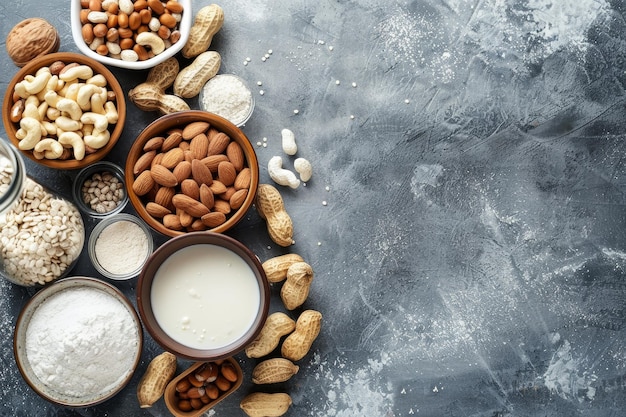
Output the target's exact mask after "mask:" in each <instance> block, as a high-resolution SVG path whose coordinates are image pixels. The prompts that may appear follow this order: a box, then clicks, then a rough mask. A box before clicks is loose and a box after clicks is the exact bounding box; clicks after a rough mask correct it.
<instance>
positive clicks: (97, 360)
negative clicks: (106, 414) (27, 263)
mask: <svg viewBox="0 0 626 417" xmlns="http://www.w3.org/2000/svg"><path fill="white" fill-rule="evenodd" d="M138 343H139V337H138V334H137V328H136V327H135V322H134V321H133V318H132V316H131V314H130V313H129V311H128V310H127V309H126V307H125V306H124V305H123V304H122V303H120V302H119V301H118V300H116V299H115V298H113V297H112V296H110V295H109V294H107V293H105V292H103V291H101V290H98V289H93V288H68V289H67V290H64V291H60V292H57V293H55V294H53V295H52V296H50V297H49V298H48V299H47V300H45V301H44V302H43V303H42V304H41V305H40V306H39V307H38V308H37V309H36V310H35V312H34V313H33V316H32V318H31V320H30V323H29V324H28V329H27V331H26V344H25V345H26V346H25V348H26V357H27V358H28V362H29V364H30V366H31V367H32V369H33V372H34V373H35V375H36V376H37V378H39V380H40V381H41V382H42V383H43V384H45V385H46V386H48V387H49V388H50V389H52V390H54V391H56V392H58V393H60V394H62V395H65V396H68V397H77V398H81V397H91V396H96V395H98V394H100V393H106V392H108V391H110V390H112V389H115V388H116V387H117V386H118V385H119V384H120V383H121V382H122V381H123V379H124V378H125V377H126V376H127V375H128V372H130V371H131V370H132V368H133V363H134V360H135V355H136V352H137V345H138Z"/></svg>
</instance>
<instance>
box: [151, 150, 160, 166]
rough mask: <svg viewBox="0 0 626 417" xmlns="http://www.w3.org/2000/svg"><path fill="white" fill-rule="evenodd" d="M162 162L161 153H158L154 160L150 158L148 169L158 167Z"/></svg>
mask: <svg viewBox="0 0 626 417" xmlns="http://www.w3.org/2000/svg"><path fill="white" fill-rule="evenodd" d="M162 160H163V153H161V152H159V153H158V154H156V155H155V156H154V158H152V162H151V163H150V168H152V167H153V166H155V165H160V164H161V161H162Z"/></svg>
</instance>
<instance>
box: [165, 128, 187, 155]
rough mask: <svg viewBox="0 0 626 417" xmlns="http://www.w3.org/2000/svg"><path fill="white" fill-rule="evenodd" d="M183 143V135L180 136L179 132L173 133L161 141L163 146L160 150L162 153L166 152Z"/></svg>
mask: <svg viewBox="0 0 626 417" xmlns="http://www.w3.org/2000/svg"><path fill="white" fill-rule="evenodd" d="M182 141H183V135H181V134H180V132H178V131H174V132H172V133H170V134H169V135H168V136H167V137H166V138H165V139H164V141H163V145H162V146H161V150H162V151H163V152H167V151H170V150H172V149H174V148H176V147H178V145H180V143H181V142H182Z"/></svg>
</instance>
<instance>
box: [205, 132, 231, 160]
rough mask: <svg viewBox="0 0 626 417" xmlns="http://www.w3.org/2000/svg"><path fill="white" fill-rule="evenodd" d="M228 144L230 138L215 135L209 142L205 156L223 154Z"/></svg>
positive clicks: (218, 134)
mask: <svg viewBox="0 0 626 417" xmlns="http://www.w3.org/2000/svg"><path fill="white" fill-rule="evenodd" d="M229 143H230V138H229V137H228V135H227V134H226V133H223V132H219V133H217V134H216V135H214V136H212V137H211V138H210V140H209V149H208V151H207V155H217V154H220V153H224V151H225V150H226V148H227V147H228V144H229Z"/></svg>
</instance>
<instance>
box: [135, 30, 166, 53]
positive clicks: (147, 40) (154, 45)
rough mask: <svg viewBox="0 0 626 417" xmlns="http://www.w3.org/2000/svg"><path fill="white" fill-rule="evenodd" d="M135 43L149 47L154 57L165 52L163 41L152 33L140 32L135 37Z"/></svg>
mask: <svg viewBox="0 0 626 417" xmlns="http://www.w3.org/2000/svg"><path fill="white" fill-rule="evenodd" d="M135 42H136V43H137V44H138V45H142V46H148V47H150V50H151V51H152V52H153V53H154V54H155V55H159V54H160V53H161V52H163V51H164V50H165V43H164V42H163V39H161V38H160V37H159V35H157V34H156V33H154V32H150V31H146V32H141V33H140V34H138V35H137V39H136V40H135Z"/></svg>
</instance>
